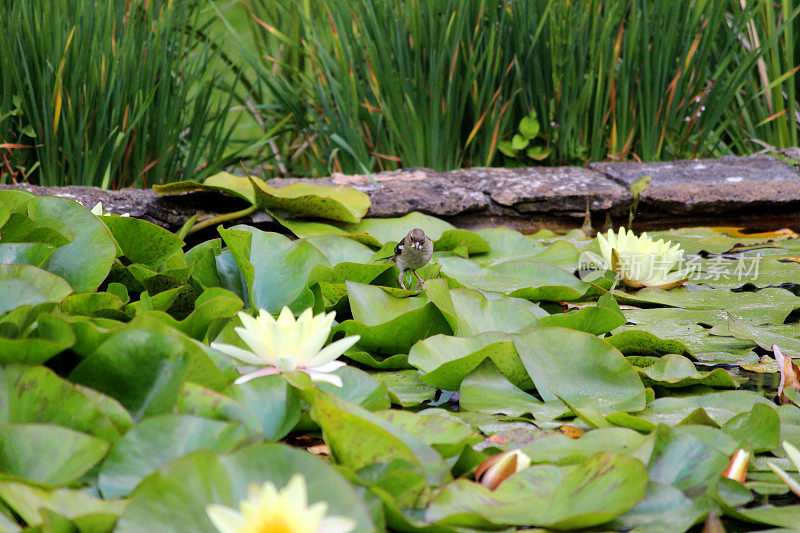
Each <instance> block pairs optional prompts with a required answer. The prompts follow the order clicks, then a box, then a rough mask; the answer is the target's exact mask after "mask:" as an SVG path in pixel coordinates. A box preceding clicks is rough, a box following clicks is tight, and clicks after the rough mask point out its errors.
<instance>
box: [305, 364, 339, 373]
mask: <svg viewBox="0 0 800 533" xmlns="http://www.w3.org/2000/svg"><path fill="white" fill-rule="evenodd" d="M343 366H347V363H345V362H344V361H331V362H330V363H325V364H324V365H322V366H314V367H307V368H308V370H313V371H314V372H322V373H323V374H330V373H331V372H333V371H334V370H338V369H340V368H342V367H343Z"/></svg>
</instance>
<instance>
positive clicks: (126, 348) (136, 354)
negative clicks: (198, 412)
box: [70, 327, 190, 420]
mask: <svg viewBox="0 0 800 533" xmlns="http://www.w3.org/2000/svg"><path fill="white" fill-rule="evenodd" d="M184 353H185V345H184V343H183V342H181V340H180V339H179V338H176V336H174V335H167V334H164V333H161V332H156V331H149V330H148V329H145V328H136V327H133V328H125V329H122V330H120V331H118V332H116V333H114V334H113V335H111V336H110V337H109V338H108V340H106V341H105V342H104V343H103V344H101V345H100V346H99V347H98V348H97V350H96V351H95V352H94V353H93V354H92V355H91V356H89V357H87V358H86V359H85V360H84V361H83V362H81V363H80V364H79V365H78V366H77V367H76V368H75V370H73V371H72V373H71V374H70V380H71V381H74V382H75V383H80V384H82V385H86V386H89V387H92V388H93V389H96V390H98V391H100V392H102V393H104V394H107V395H109V396H111V397H113V398H116V399H117V400H118V401H119V402H120V403H121V404H122V405H123V406H125V408H126V409H128V410H129V411H130V412H131V415H132V416H133V417H134V419H135V420H139V419H141V418H142V417H144V416H146V415H155V414H160V413H167V412H170V411H172V409H173V407H174V405H175V402H176V401H177V398H178V394H179V392H180V387H181V385H182V383H183V381H184V380H185V379H186V375H187V373H188V371H189V365H190V359H189V358H188V357H186V356H185V355H184Z"/></svg>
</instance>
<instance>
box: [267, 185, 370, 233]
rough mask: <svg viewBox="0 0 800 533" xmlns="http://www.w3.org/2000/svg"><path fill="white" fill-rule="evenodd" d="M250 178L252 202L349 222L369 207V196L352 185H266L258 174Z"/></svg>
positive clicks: (291, 211)
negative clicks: (253, 193) (252, 191)
mask: <svg viewBox="0 0 800 533" xmlns="http://www.w3.org/2000/svg"><path fill="white" fill-rule="evenodd" d="M251 179H252V182H253V185H254V187H253V189H254V191H255V198H256V202H258V204H259V205H260V206H261V207H264V208H266V209H280V210H282V211H287V212H289V213H294V214H297V215H303V216H311V217H317V218H327V219H329V220H339V221H341V222H353V223H355V222H358V221H359V220H361V219H362V218H363V217H364V215H366V214H367V211H369V206H370V201H369V196H368V195H367V194H366V193H364V192H361V191H359V190H358V189H353V188H352V187H346V186H344V185H335V186H329V185H315V184H311V183H302V182H297V183H293V184H291V185H287V186H286V187H270V186H269V185H267V184H266V183H265V182H263V181H262V180H260V179H258V178H251Z"/></svg>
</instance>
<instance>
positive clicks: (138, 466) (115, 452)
mask: <svg viewBox="0 0 800 533" xmlns="http://www.w3.org/2000/svg"><path fill="white" fill-rule="evenodd" d="M247 438H248V433H247V432H246V431H245V430H244V428H243V426H241V425H240V424H236V423H228V422H220V421H216V420H209V419H207V418H198V417H194V416H187V415H172V414H169V415H161V416H156V417H152V418H148V419H146V420H143V421H142V422H141V423H139V424H138V425H137V426H136V427H134V428H133V429H132V430H131V431H129V432H128V433H127V434H125V436H124V437H123V438H122V439H120V440H119V441H118V442H117V443H116V444H114V446H113V447H112V448H111V451H110V452H109V454H108V458H107V459H106V460H105V461H103V465H102V467H101V469H100V473H99V478H98V488H99V489H100V492H101V493H102V494H103V497H104V498H117V497H120V496H127V495H128V494H130V493H131V491H132V490H133V489H134V488H135V487H136V485H138V484H139V482H140V481H141V480H142V479H144V478H145V477H147V476H148V475H150V474H151V473H152V472H155V471H156V470H158V469H159V468H162V467H163V466H165V465H167V464H168V463H170V462H171V461H173V460H174V459H177V458H179V457H182V456H184V455H188V454H189V453H191V452H194V451H197V450H211V451H213V452H217V453H225V452H229V451H231V450H233V449H234V448H236V447H238V446H240V445H242V444H243V443H244V442H245V441H246V439H247Z"/></svg>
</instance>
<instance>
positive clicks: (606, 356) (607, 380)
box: [514, 327, 645, 414]
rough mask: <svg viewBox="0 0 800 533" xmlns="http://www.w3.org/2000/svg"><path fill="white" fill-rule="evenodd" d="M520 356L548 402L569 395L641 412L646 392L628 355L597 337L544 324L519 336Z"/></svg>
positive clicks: (574, 400)
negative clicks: (627, 358)
mask: <svg viewBox="0 0 800 533" xmlns="http://www.w3.org/2000/svg"><path fill="white" fill-rule="evenodd" d="M514 345H515V346H516V348H517V352H518V353H519V358H520V360H521V361H522V364H523V365H524V366H525V369H526V370H527V371H528V374H529V375H530V377H531V379H532V380H533V383H534V384H535V386H536V391H537V392H538V393H539V395H540V396H541V397H542V399H543V400H544V401H546V402H554V401H557V400H563V401H565V402H567V403H568V404H569V405H570V406H574V407H578V408H581V407H589V408H592V409H595V410H597V411H599V412H600V413H602V414H607V413H611V412H616V411H640V410H642V409H643V408H644V406H645V391H644V386H643V385H642V382H641V380H640V379H639V376H638V375H637V373H636V370H635V369H634V368H633V367H632V366H631V365H630V363H628V361H626V360H625V357H623V355H622V354H621V353H620V352H619V351H617V350H616V349H615V348H614V347H612V346H610V345H609V344H608V343H606V342H605V341H603V340H601V339H598V338H597V337H595V336H593V335H590V334H588V333H584V332H582V331H575V330H571V329H565V328H558V327H542V328H539V329H537V330H534V331H531V332H530V333H527V334H525V335H517V336H515V337H514Z"/></svg>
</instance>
